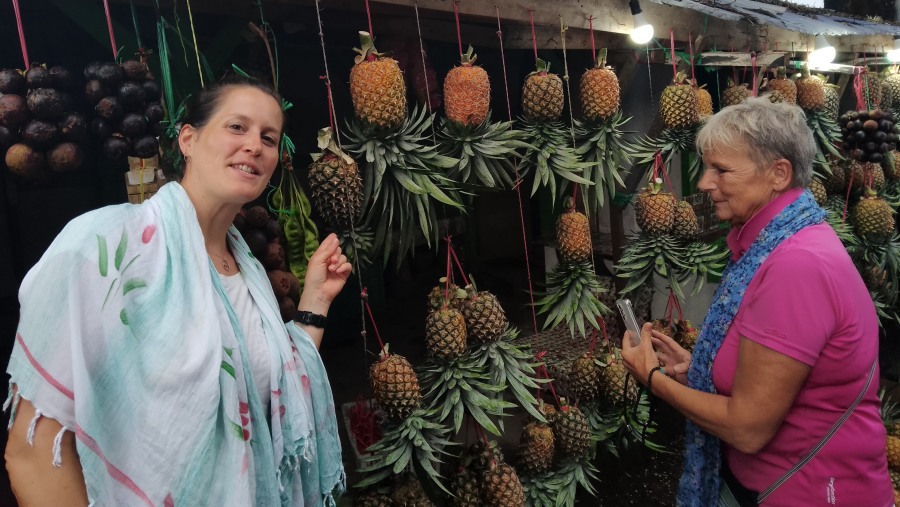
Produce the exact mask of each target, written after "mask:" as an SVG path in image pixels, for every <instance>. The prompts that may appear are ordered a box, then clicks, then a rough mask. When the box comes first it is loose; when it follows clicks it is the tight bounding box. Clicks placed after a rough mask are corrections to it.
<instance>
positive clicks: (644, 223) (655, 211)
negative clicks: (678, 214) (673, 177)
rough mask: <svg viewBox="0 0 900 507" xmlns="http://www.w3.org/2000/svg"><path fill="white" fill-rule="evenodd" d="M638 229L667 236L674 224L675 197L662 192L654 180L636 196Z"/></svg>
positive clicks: (635, 211)
mask: <svg viewBox="0 0 900 507" xmlns="http://www.w3.org/2000/svg"><path fill="white" fill-rule="evenodd" d="M634 213H635V219H637V223H638V227H640V228H641V229H642V230H643V231H644V232H646V233H648V234H668V233H669V232H671V230H672V226H673V225H674V223H675V196H673V195H672V194H670V193H667V192H663V191H662V179H661V178H656V180H655V181H653V182H652V183H650V184H648V185H647V187H646V188H645V189H644V190H642V191H641V193H639V194H638V196H637V199H636V200H635V203H634Z"/></svg>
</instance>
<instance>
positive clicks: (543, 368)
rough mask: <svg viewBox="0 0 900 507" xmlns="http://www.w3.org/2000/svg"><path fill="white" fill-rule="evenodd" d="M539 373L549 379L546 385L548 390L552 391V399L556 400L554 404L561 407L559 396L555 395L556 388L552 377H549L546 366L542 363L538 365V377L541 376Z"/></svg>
mask: <svg viewBox="0 0 900 507" xmlns="http://www.w3.org/2000/svg"><path fill="white" fill-rule="evenodd" d="M541 375H543V378H545V379H547V380H549V382H547V385H548V386H550V392H551V393H553V399H554V400H556V406H557V407H562V404H561V403H560V402H559V396H557V395H556V389H555V388H554V387H553V379H552V378H550V374H549V373H548V372H547V366H546V365H544V364H543V363H541V365H540V366H538V379H540V378H541Z"/></svg>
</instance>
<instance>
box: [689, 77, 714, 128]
mask: <svg viewBox="0 0 900 507" xmlns="http://www.w3.org/2000/svg"><path fill="white" fill-rule="evenodd" d="M693 83H694V98H695V101H696V103H697V118H698V119H700V120H703V119H706V118H709V117H710V116H712V114H713V102H712V95H710V94H709V91H707V89H706V88H705V86H706V85H703V86H697V82H696V81H694V82H693Z"/></svg>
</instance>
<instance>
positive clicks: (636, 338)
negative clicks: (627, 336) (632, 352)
mask: <svg viewBox="0 0 900 507" xmlns="http://www.w3.org/2000/svg"><path fill="white" fill-rule="evenodd" d="M616 306H617V307H619V313H621V314H622V320H623V321H624V322H625V327H626V328H628V330H629V331H631V345H632V346H634V347H637V346H638V345H640V343H641V326H639V325H638V322H637V318H635V316H634V309H633V308H632V307H631V300H630V299H620V300H618V301H616Z"/></svg>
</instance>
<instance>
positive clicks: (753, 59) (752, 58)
mask: <svg viewBox="0 0 900 507" xmlns="http://www.w3.org/2000/svg"><path fill="white" fill-rule="evenodd" d="M750 67H752V69H753V76H752V77H753V96H754V97H757V96H759V79H757V78H756V52H753V53H750Z"/></svg>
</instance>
